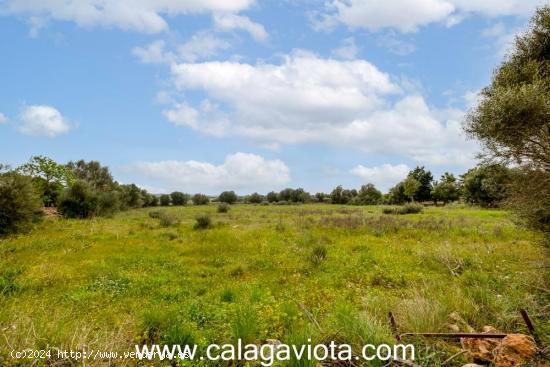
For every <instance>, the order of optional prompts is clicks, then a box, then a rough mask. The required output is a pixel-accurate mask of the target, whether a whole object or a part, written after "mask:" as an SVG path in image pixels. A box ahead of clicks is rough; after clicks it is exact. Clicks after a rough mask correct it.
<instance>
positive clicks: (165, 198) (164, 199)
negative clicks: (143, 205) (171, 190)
mask: <svg viewBox="0 0 550 367" xmlns="http://www.w3.org/2000/svg"><path fill="white" fill-rule="evenodd" d="M171 201H172V200H171V199H170V195H167V194H162V195H161V196H160V205H162V206H168V205H170V202H171Z"/></svg>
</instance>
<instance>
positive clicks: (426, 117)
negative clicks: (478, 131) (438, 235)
mask: <svg viewBox="0 0 550 367" xmlns="http://www.w3.org/2000/svg"><path fill="white" fill-rule="evenodd" d="M172 79H173V83H174V86H175V88H176V89H178V90H179V91H180V92H183V93H185V92H187V91H189V90H193V91H197V90H198V91H202V92H204V93H206V95H207V96H208V98H207V99H205V100H204V101H203V102H202V103H201V104H200V105H199V106H191V105H189V104H187V103H185V104H182V103H179V104H176V105H174V106H173V107H172V108H170V109H167V110H166V111H165V115H166V117H167V118H168V119H169V120H170V121H171V122H172V123H174V124H177V125H183V126H187V127H190V128H192V129H194V130H198V131H201V132H204V133H207V134H212V135H216V136H227V135H237V136H245V137H248V138H251V139H253V140H255V141H256V142H258V143H260V144H272V145H273V144H301V143H319V144H327V145H333V146H344V147H356V148H357V149H360V150H363V151H365V152H369V153H380V154H403V155H407V156H409V157H411V158H412V159H415V160H417V161H419V162H425V163H426V164H427V163H434V162H435V163H438V164H439V163H441V164H443V163H445V162H448V163H456V164H458V163H462V164H466V163H465V162H467V161H468V162H470V160H469V159H470V155H471V154H470V153H473V151H474V148H475V147H474V146H473V145H472V143H470V142H467V141H466V140H465V139H464V137H463V135H462V132H461V129H460V122H459V121H460V119H461V114H460V112H461V111H454V110H444V111H440V110H437V109H434V108H432V107H430V106H428V105H427V104H426V102H425V100H424V98H423V97H422V96H421V95H420V94H418V93H417V92H414V91H413V92H405V91H406V90H409V88H408V87H407V86H406V85H400V84H399V82H397V81H395V80H393V79H392V78H391V77H390V76H389V75H388V74H386V73H384V72H382V71H380V70H379V69H377V68H376V67H375V66H374V65H372V64H370V63H369V62H367V61H364V60H353V61H339V60H333V59H323V58H320V57H318V56H316V55H313V54H309V53H304V52H296V53H294V54H292V55H288V56H286V57H285V58H284V61H283V62H282V63H280V64H266V63H258V64H255V65H253V64H246V63H238V62H229V61H226V62H203V63H181V64H174V65H172ZM218 104H220V105H223V106H225V107H226V108H225V109H223V110H221V109H220V108H218V107H217V105H218Z"/></svg>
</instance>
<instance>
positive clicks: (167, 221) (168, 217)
mask: <svg viewBox="0 0 550 367" xmlns="http://www.w3.org/2000/svg"><path fill="white" fill-rule="evenodd" d="M158 219H159V220H160V225H161V227H170V226H174V225H178V224H179V223H180V219H179V218H178V216H177V215H176V214H174V213H172V212H168V211H165V210H162V211H160V212H159V215H158Z"/></svg>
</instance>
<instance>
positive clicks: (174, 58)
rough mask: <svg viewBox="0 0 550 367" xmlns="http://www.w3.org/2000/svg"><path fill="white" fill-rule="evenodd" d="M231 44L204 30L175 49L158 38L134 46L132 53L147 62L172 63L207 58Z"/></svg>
mask: <svg viewBox="0 0 550 367" xmlns="http://www.w3.org/2000/svg"><path fill="white" fill-rule="evenodd" d="M230 46H231V45H230V44H229V42H227V41H225V40H223V39H221V38H218V37H216V36H215V35H213V34H212V33H210V32H205V31H202V32H197V33H195V34H194V35H193V36H191V38H190V39H189V40H188V41H187V42H185V43H183V44H180V45H178V46H176V47H175V50H174V51H168V50H167V49H166V43H165V42H164V41H163V40H157V41H154V42H152V43H150V44H149V45H147V46H145V47H134V48H133V49H132V53H133V54H134V56H136V57H137V58H138V59H139V60H140V61H141V62H143V63H145V64H171V63H175V62H180V61H189V62H195V61H198V60H205V59H208V58H210V57H213V56H216V55H217V54H218V53H219V52H220V51H222V50H226V49H228V48H229V47H230Z"/></svg>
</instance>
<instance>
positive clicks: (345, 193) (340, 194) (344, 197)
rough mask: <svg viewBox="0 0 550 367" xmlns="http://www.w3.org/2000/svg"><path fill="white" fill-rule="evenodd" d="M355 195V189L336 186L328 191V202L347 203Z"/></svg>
mask: <svg viewBox="0 0 550 367" xmlns="http://www.w3.org/2000/svg"><path fill="white" fill-rule="evenodd" d="M356 196H357V190H355V189H353V190H347V189H344V188H343V187H342V186H337V187H336V188H334V190H332V192H331V193H330V202H331V203H332V204H348V203H350V202H351V201H352V199H353V198H355V197H356Z"/></svg>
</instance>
